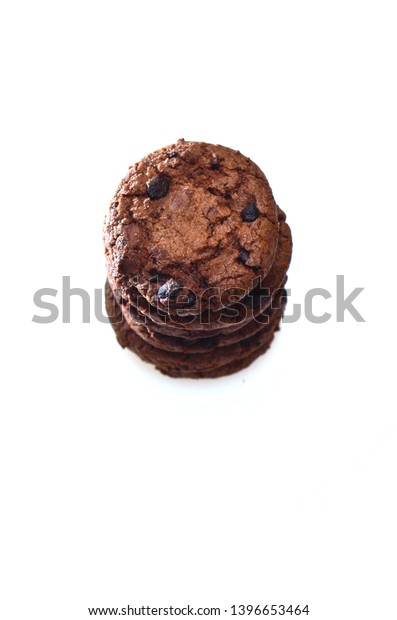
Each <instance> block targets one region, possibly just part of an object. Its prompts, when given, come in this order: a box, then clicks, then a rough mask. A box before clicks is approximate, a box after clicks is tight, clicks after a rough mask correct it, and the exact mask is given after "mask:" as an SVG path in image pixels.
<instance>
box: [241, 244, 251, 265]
mask: <svg viewBox="0 0 397 620" xmlns="http://www.w3.org/2000/svg"><path fill="white" fill-rule="evenodd" d="M249 257H250V253H249V252H248V251H247V250H246V249H245V248H241V250H240V257H239V259H238V262H239V263H241V264H242V265H245V263H246V262H247V260H248V259H249Z"/></svg>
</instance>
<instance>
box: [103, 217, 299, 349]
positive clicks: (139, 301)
mask: <svg viewBox="0 0 397 620" xmlns="http://www.w3.org/2000/svg"><path fill="white" fill-rule="evenodd" d="M291 253H292V238H291V231H290V228H289V226H288V224H287V223H286V222H285V221H283V220H281V221H280V231H279V240H278V247H277V252H276V256H275V260H274V263H273V265H272V267H271V269H270V271H269V273H268V274H267V276H266V278H264V280H263V281H262V282H260V283H259V284H258V285H257V286H256V287H255V288H254V289H253V290H252V291H250V293H249V294H248V295H247V296H246V297H244V298H243V299H242V300H240V302H238V303H237V304H234V305H233V306H230V307H229V308H227V309H222V310H218V311H207V312H205V313H203V314H202V315H200V316H197V317H192V316H181V317H178V316H175V315H169V314H167V313H166V312H165V311H161V309H159V308H158V307H156V306H152V305H151V304H149V303H148V301H147V300H146V299H145V298H144V297H143V296H142V295H141V294H140V293H139V291H138V290H137V289H130V303H128V304H126V303H123V302H124V300H123V298H122V297H121V296H120V295H118V294H117V291H114V292H115V294H116V297H117V299H118V300H119V302H120V303H122V312H123V314H124V317H125V319H126V321H127V323H129V324H130V326H131V327H134V326H135V325H136V324H144V325H145V326H146V327H149V328H150V329H152V330H153V331H159V332H160V333H162V334H167V335H169V336H177V337H182V338H201V337H203V336H205V337H212V336H217V335H220V334H229V333H231V332H232V331H234V330H237V329H240V328H241V327H243V326H244V325H245V324H246V323H248V322H249V321H251V320H252V319H253V318H254V317H256V316H258V315H259V314H261V313H262V312H264V311H265V310H266V308H267V307H268V306H269V305H270V303H271V299H272V297H273V295H274V294H275V292H276V291H277V290H278V289H282V288H283V286H284V284H285V280H286V277H285V274H286V272H287V269H288V266H289V263H290V260H291ZM110 283H111V285H112V288H113V289H114V286H115V285H114V284H113V282H112V279H110Z"/></svg>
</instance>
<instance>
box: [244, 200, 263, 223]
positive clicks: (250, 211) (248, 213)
mask: <svg viewBox="0 0 397 620" xmlns="http://www.w3.org/2000/svg"><path fill="white" fill-rule="evenodd" d="M240 215H241V217H242V220H243V222H255V220H256V219H257V218H258V217H259V215H260V213H259V210H258V209H257V207H256V206H255V205H254V203H253V202H249V203H248V204H247V206H246V207H244V209H243V210H242V211H241V213H240Z"/></svg>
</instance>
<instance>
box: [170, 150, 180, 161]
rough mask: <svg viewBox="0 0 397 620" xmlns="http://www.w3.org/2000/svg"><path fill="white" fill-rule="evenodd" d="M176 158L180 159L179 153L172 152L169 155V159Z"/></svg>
mask: <svg viewBox="0 0 397 620" xmlns="http://www.w3.org/2000/svg"><path fill="white" fill-rule="evenodd" d="M174 157H178V153H177V152H176V151H172V153H170V154H169V155H168V159H174Z"/></svg>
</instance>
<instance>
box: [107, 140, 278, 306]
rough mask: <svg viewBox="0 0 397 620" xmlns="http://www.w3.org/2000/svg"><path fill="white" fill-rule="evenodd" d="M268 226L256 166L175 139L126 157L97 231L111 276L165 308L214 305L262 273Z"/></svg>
mask: <svg viewBox="0 0 397 620" xmlns="http://www.w3.org/2000/svg"><path fill="white" fill-rule="evenodd" d="M278 233H279V221H278V218H277V206H276V203H275V201H274V198H273V194H272V191H271V189H270V187H269V184H268V182H267V180H266V177H265V175H264V174H263V172H262V171H261V170H260V169H259V168H258V166H256V165H255V164H254V163H253V162H252V161H251V160H250V159H248V158H247V157H245V156H244V155H242V154H241V153H240V152H239V151H233V150H232V149H228V148H226V147H223V146H219V145H211V144H206V143H204V142H185V141H184V140H178V142H177V143H176V144H173V145H171V146H169V147H166V148H163V149H160V150H159V151H156V152H154V153H151V154H150V155H148V156H147V157H145V158H144V159H143V160H142V161H140V162H139V163H138V164H135V165H134V166H132V167H131V168H130V170H129V173H128V174H127V176H126V177H125V178H124V179H123V180H122V182H121V184H120V186H119V188H118V190H117V192H116V195H115V196H114V199H113V201H112V203H111V206H110V209H109V212H108V215H107V217H106V221H105V235H104V238H105V252H106V262H107V269H108V274H109V278H110V281H111V285H112V288H113V289H114V290H115V291H117V292H118V294H120V295H121V296H122V297H123V298H125V299H126V300H128V301H130V302H131V303H134V290H137V291H138V292H139V293H140V294H141V295H142V296H143V297H145V299H146V300H147V301H148V302H149V303H150V304H152V305H155V306H159V307H164V309H165V310H166V311H167V312H168V313H172V311H173V310H175V309H177V308H182V309H184V310H185V311H186V312H187V313H188V314H190V315H194V316H195V315H198V314H200V313H201V312H202V311H204V310H205V309H206V308H210V309H211V310H215V311H217V310H220V309H221V308H223V307H229V306H230V305H232V304H233V303H235V302H236V301H237V300H238V299H241V298H243V297H244V296H246V295H247V294H248V293H249V291H250V290H251V289H252V288H254V287H255V286H256V285H257V284H258V283H259V281H260V280H261V279H263V278H264V277H265V276H266V275H267V274H268V272H269V270H270V269H271V266H272V264H273V261H274V257H275V252H276V248H277V243H278Z"/></svg>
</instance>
